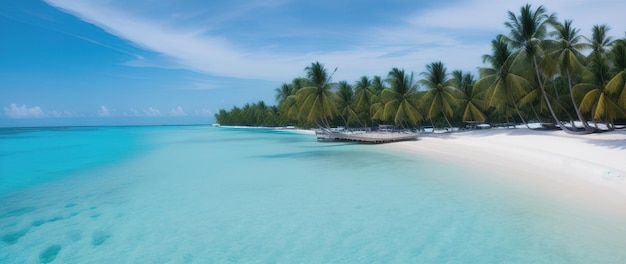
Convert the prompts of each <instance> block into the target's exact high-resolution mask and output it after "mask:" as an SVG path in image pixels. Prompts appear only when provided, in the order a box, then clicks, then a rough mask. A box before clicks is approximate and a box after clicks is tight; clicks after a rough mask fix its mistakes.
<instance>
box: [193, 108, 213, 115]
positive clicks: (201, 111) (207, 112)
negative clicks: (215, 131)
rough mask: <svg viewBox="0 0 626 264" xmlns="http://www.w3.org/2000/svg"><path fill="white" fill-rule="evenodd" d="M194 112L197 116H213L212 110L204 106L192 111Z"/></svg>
mask: <svg viewBox="0 0 626 264" xmlns="http://www.w3.org/2000/svg"><path fill="white" fill-rule="evenodd" d="M194 113H195V114H196V115H198V116H213V112H211V110H209V109H206V108H202V109H199V110H196V111H194Z"/></svg>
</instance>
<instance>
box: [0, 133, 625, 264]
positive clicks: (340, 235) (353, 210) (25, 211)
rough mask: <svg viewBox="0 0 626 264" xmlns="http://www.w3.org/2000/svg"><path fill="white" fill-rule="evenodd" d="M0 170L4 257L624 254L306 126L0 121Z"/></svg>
mask: <svg viewBox="0 0 626 264" xmlns="http://www.w3.org/2000/svg"><path fill="white" fill-rule="evenodd" d="M0 172H1V173H2V174H1V177H0V238H1V241H0V262H2V263H40V262H44V263H48V262H50V263H115V262H117V263H233V262H234V263H277V262H279V263H626V252H625V251H624V248H626V242H624V239H623V238H624V237H626V230H625V228H626V227H625V226H626V225H625V223H624V222H619V221H609V220H606V219H603V218H602V217H588V216H587V215H586V214H585V211H583V210H578V209H577V208H572V207H571V206H568V205H567V204H563V203H561V202H559V201H556V200H547V199H546V197H543V196H541V195H538V194H536V193H534V192H532V191H528V190H523V189H520V188H517V187H515V186H507V185H506V184H505V183H502V182H499V181H498V182H495V181H492V180H490V179H492V177H485V176H484V175H483V173H480V172H471V171H468V170H467V169H466V168H461V167H458V166H455V165H454V164H445V163H440V162H436V161H433V160H429V159H425V158H422V157H410V156H406V155H404V154H401V153H393V152H390V151H389V150H388V148H385V147H384V146H364V145H354V144H334V143H317V142H315V140H314V137H313V136H309V135H299V134H292V133H286V132H279V131H272V130H263V129H234V128H210V127H204V126H190V127H123V128H65V129H30V130H6V129H5V130H2V132H1V133H0ZM605 220H606V221H605Z"/></svg>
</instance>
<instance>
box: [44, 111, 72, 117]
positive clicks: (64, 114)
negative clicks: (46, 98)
mask: <svg viewBox="0 0 626 264" xmlns="http://www.w3.org/2000/svg"><path fill="white" fill-rule="evenodd" d="M47 116H49V117H56V118H69V117H80V115H79V114H77V113H74V112H72V111H67V110H65V111H56V110H52V111H48V113H47Z"/></svg>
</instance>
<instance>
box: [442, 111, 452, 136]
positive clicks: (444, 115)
mask: <svg viewBox="0 0 626 264" xmlns="http://www.w3.org/2000/svg"><path fill="white" fill-rule="evenodd" d="M442 113H443V118H444V119H445V120H446V122H447V123H448V126H449V127H450V131H452V130H453V128H452V124H450V121H449V120H448V117H447V116H446V112H445V111H442Z"/></svg>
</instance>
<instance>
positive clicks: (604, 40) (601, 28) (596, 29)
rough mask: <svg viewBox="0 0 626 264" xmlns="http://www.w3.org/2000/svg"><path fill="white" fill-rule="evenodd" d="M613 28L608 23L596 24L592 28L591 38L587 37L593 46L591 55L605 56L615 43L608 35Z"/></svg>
mask: <svg viewBox="0 0 626 264" xmlns="http://www.w3.org/2000/svg"><path fill="white" fill-rule="evenodd" d="M609 30H611V28H610V27H609V26H607V25H594V26H593V28H591V39H587V41H588V42H589V45H590V46H591V54H589V55H590V56H600V57H602V56H605V55H606V54H607V51H608V50H609V48H610V47H611V45H613V38H612V37H610V36H607V32H609Z"/></svg>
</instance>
